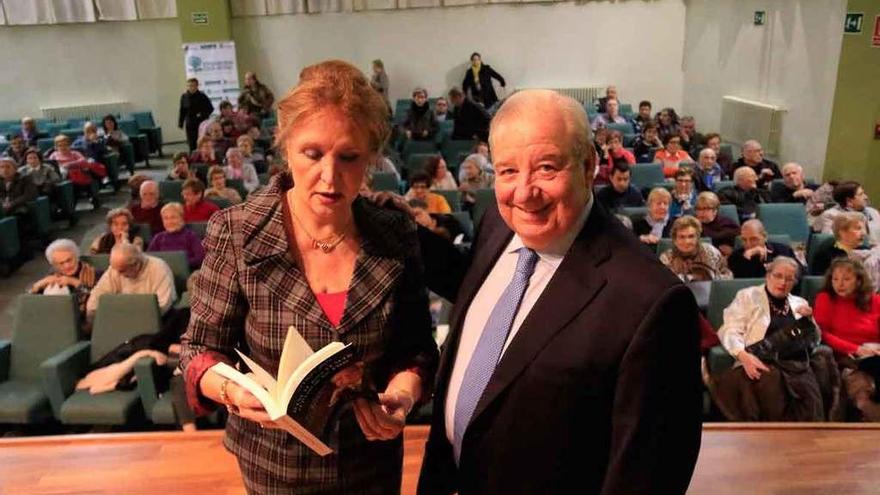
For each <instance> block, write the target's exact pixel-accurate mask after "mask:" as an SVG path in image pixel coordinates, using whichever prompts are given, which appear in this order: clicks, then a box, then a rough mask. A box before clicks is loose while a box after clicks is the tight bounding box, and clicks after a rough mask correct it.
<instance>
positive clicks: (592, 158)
mask: <svg viewBox="0 0 880 495" xmlns="http://www.w3.org/2000/svg"><path fill="white" fill-rule="evenodd" d="M597 159H598V157H597V156H596V152H595V151H593V150H590V152H588V153H587V156H585V157H584V164H583V165H584V184H586V185H587V187H588V188H590V189H592V187H593V177H594V176H595V174H596V161H597Z"/></svg>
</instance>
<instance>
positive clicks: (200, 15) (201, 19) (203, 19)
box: [190, 12, 208, 25]
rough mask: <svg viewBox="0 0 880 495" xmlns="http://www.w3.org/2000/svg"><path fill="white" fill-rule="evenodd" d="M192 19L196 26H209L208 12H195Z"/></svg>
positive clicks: (191, 16)
mask: <svg viewBox="0 0 880 495" xmlns="http://www.w3.org/2000/svg"><path fill="white" fill-rule="evenodd" d="M190 18H191V19H192V23H193V24H196V25H207V24H208V13H207V12H193V13H192V14H191V15H190Z"/></svg>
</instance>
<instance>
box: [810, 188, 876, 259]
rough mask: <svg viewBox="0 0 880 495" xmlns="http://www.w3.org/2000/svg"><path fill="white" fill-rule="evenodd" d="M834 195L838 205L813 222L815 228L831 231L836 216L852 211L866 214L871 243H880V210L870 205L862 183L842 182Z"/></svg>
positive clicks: (821, 230)
mask: <svg viewBox="0 0 880 495" xmlns="http://www.w3.org/2000/svg"><path fill="white" fill-rule="evenodd" d="M832 197H833V198H834V201H836V202H837V205H835V206H832V207H831V208H829V209H827V210H825V212H824V213H822V215H821V216H820V217H819V218H818V219H817V220H816V222H815V223H813V230H815V231H817V232H822V233H826V234H827V233H831V231H832V228H831V225H832V223H833V221H834V218H835V217H837V216H838V215H840V214H841V213H844V212H847V211H852V212H856V213H859V214H861V215H863V216H864V218H865V227H866V228H867V231H868V239H869V242H870V244H871V245H880V212H878V211H877V210H875V209H874V208H872V207H870V206H868V195H867V194H865V189H864V188H863V187H862V186H861V184H859V183H858V182H855V181H847V182H841V183H840V184H838V185H837V186H835V187H834V192H833V193H832Z"/></svg>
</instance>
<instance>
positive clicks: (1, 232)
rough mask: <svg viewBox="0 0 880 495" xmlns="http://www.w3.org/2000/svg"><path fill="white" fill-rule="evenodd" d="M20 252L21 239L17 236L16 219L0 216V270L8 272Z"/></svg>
mask: <svg viewBox="0 0 880 495" xmlns="http://www.w3.org/2000/svg"><path fill="white" fill-rule="evenodd" d="M20 253H21V239H19V238H18V219H17V218H15V217H4V218H0V270H2V272H3V273H4V275H5V274H8V273H9V272H10V271H11V270H12V266H13V264H14V263H15V261H16V259H17V258H18V255H19V254H20Z"/></svg>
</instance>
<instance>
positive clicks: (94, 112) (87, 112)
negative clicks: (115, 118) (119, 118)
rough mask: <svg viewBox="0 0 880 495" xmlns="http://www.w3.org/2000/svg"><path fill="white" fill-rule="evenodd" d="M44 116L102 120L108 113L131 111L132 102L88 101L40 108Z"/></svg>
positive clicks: (55, 118)
mask: <svg viewBox="0 0 880 495" xmlns="http://www.w3.org/2000/svg"><path fill="white" fill-rule="evenodd" d="M40 110H41V111H42V112H43V117H45V118H47V119H52V120H55V121H64V120H67V119H91V120H100V119H101V117H103V116H105V115H107V114H114V115H121V114H125V113H128V112H130V111H131V104H130V103H129V102H127V101H113V102H108V103H88V104H84V105H69V106H63V107H47V108H40Z"/></svg>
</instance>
